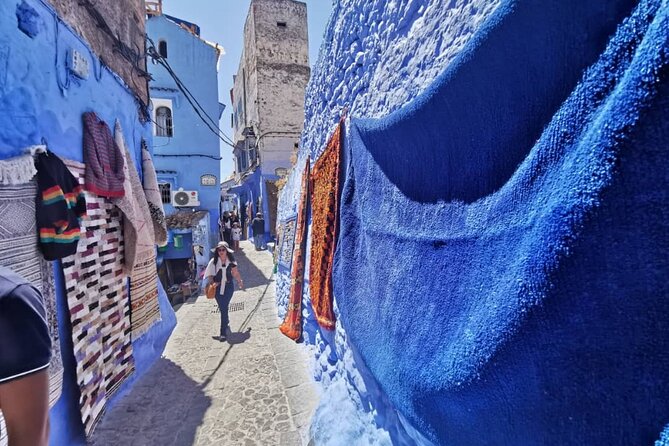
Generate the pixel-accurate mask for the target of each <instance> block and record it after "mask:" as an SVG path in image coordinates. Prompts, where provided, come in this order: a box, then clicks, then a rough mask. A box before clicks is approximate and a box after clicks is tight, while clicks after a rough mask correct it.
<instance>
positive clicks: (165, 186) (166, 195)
mask: <svg viewBox="0 0 669 446" xmlns="http://www.w3.org/2000/svg"><path fill="white" fill-rule="evenodd" d="M158 190H160V198H161V199H162V201H163V204H170V203H172V185H171V184H170V183H158Z"/></svg>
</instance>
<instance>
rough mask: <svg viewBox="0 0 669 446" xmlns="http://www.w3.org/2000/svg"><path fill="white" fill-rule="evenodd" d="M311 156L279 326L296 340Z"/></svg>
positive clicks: (298, 335)
mask: <svg viewBox="0 0 669 446" xmlns="http://www.w3.org/2000/svg"><path fill="white" fill-rule="evenodd" d="M309 167H310V162H309V157H307V160H306V163H305V166H304V172H303V173H302V196H301V197H300V206H299V209H298V212H297V226H296V230H295V248H294V252H293V259H294V262H293V263H292V265H291V271H290V295H289V296H288V309H287V311H286V317H285V318H284V320H283V323H282V324H281V326H280V327H279V330H281V333H283V334H285V335H286V336H288V337H289V338H290V339H292V340H294V341H299V340H300V338H301V337H302V291H303V288H304V265H305V255H306V252H305V251H306V244H307V208H308V204H309Z"/></svg>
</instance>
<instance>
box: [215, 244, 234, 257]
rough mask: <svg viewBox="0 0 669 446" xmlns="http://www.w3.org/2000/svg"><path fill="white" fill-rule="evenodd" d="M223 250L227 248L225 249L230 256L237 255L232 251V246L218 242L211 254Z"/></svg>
mask: <svg viewBox="0 0 669 446" xmlns="http://www.w3.org/2000/svg"><path fill="white" fill-rule="evenodd" d="M221 248H225V249H226V250H227V251H228V253H230V254H234V253H235V252H234V251H233V250H232V249H230V245H228V243H227V242H218V245H216V247H215V248H213V249H212V250H211V252H216V251H218V250H219V249H221Z"/></svg>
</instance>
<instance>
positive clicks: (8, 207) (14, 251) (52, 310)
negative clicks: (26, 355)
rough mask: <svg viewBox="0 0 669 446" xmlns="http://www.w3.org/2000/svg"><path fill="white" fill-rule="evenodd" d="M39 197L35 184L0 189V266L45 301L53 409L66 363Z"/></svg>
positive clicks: (1, 435) (2, 434)
mask: <svg viewBox="0 0 669 446" xmlns="http://www.w3.org/2000/svg"><path fill="white" fill-rule="evenodd" d="M36 195H37V184H36V182H35V181H34V180H33V181H30V182H29V183H25V184H19V185H14V186H8V185H0V265H2V266H5V267H7V268H10V269H11V270H12V271H14V272H15V273H17V274H19V275H21V276H23V277H25V278H26V280H28V281H29V282H30V283H32V284H33V285H34V286H35V287H36V288H37V289H38V290H40V292H41V293H42V296H43V298H44V305H45V307H46V314H47V319H48V322H49V332H50V334H51V343H52V355H51V364H50V365H49V369H48V370H49V405H50V406H51V407H53V406H54V405H55V404H56V402H57V401H58V398H60V394H61V390H62V387H63V361H62V358H61V355H60V338H59V335H58V317H57V314H56V290H55V286H54V282H53V268H52V266H51V263H50V262H47V261H46V260H44V258H43V257H42V254H41V253H40V250H39V245H38V242H37V229H36V227H35V225H36V223H35V196H36ZM0 418H2V415H0ZM5 432H6V431H5V429H0V445H3V444H6V436H5ZM3 441H4V443H3Z"/></svg>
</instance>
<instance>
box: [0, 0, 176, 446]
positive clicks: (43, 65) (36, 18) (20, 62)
mask: <svg viewBox="0 0 669 446" xmlns="http://www.w3.org/2000/svg"><path fill="white" fill-rule="evenodd" d="M122 3H123V4H124V6H125V8H124V7H121V8H118V11H116V13H117V14H118V15H116V16H114V15H113V14H112V12H111V11H109V10H107V6H108V5H97V7H98V8H100V9H99V12H100V13H101V15H102V16H103V17H105V19H106V21H107V23H108V24H109V26H111V27H112V29H116V27H117V26H119V25H120V24H122V23H123V24H125V23H127V22H129V21H131V20H132V19H131V15H133V14H135V15H136V17H140V18H143V16H144V11H143V5H142V4H138V2H134V1H133V2H130V1H125V0H123V1H122ZM135 25H136V28H133V29H134V30H135V31H136V33H135V34H133V37H134V40H133V41H130V40H128V39H127V35H125V36H124V37H125V40H124V41H122V42H121V41H117V42H116V43H117V44H123V45H127V46H128V47H135V45H134V44H133V43H137V46H139V44H141V43H143V41H144V29H143V28H144V20H143V19H139V20H138V21H137V23H136V24H135ZM126 26H127V25H126ZM75 27H76V29H77V30H78V31H75V30H74V28H75ZM82 34H83V35H82ZM113 39H114V38H112V37H110V36H108V35H103V32H102V31H101V30H100V28H98V27H96V25H95V19H94V17H93V16H92V15H91V14H90V11H88V10H86V9H84V7H83V6H81V4H80V3H79V2H77V1H74V0H73V1H70V2H66V1H53V2H47V1H46V0H5V1H2V2H0V109H1V110H2V113H0V161H3V160H7V159H9V158H12V157H15V156H17V155H19V154H21V153H23V152H24V150H25V148H26V147H27V146H30V145H34V144H40V142H46V144H47V145H48V148H49V150H51V151H52V152H53V153H54V154H56V155H57V156H59V157H60V158H63V159H69V160H73V161H78V162H82V161H83V150H82V141H83V124H82V114H83V113H85V112H88V111H95V112H96V114H97V115H98V116H99V117H100V119H102V120H103V121H105V122H106V123H107V124H108V125H109V126H110V127H111V128H113V126H114V121H115V120H117V119H118V120H119V121H120V123H121V125H122V127H123V131H124V136H125V141H126V144H127V146H128V150H129V152H130V154H131V156H132V157H133V158H134V163H135V166H137V167H138V168H139V167H140V166H141V165H142V164H141V151H140V147H141V140H142V139H145V140H146V141H148V142H149V144H150V143H151V139H152V134H151V127H150V124H149V123H147V121H145V120H144V119H143V115H144V113H145V111H146V107H145V106H144V105H143V104H142V103H147V102H148V98H147V96H146V91H147V89H146V82H145V81H144V82H142V78H141V76H138V75H137V73H139V72H140V71H139V70H142V69H143V68H145V66H144V54H143V53H142V54H135V56H137V58H136V60H135V64H136V66H134V67H132V66H130V65H129V63H128V61H127V60H125V59H121V58H120V56H119V54H118V53H115V52H114V51H112V43H113V42H114V40H113ZM119 42H120V43H119ZM74 54H77V55H78V56H79V57H80V59H79V61H80V62H83V64H84V65H85V66H86V67H87V68H88V70H85V69H82V70H81V71H80V74H81V76H77V75H75V74H74V70H72V69H70V68H71V67H72V65H71V61H72V56H73V55H74ZM99 56H103V58H104V59H105V64H103V63H102V62H101V60H100V57H99ZM106 64H108V65H109V67H112V68H109V67H108V66H107V65H106ZM86 71H87V73H86ZM129 85H133V87H130V86H129ZM150 145H151V144H150ZM140 174H142V172H140ZM0 204H1V203H0ZM4 235H5V234H2V235H0V238H2V237H4ZM52 263H53V266H54V269H55V288H56V305H57V318H58V331H59V337H60V351H61V355H62V360H63V366H64V379H63V391H62V396H61V397H60V399H59V400H58V402H57V404H56V405H55V406H54V407H53V408H52V409H51V412H50V425H51V435H50V444H51V445H52V446H62V445H68V446H77V445H85V444H86V438H85V434H84V428H83V425H82V421H81V414H80V412H79V387H78V386H77V381H76V364H75V358H74V354H73V345H72V336H71V329H70V312H69V309H68V305H67V296H66V293H65V288H64V284H63V275H62V270H61V268H60V262H52ZM7 266H9V267H10V268H11V266H12V265H11V263H10V264H9V265H7ZM159 298H160V306H161V317H162V322H160V323H158V324H156V325H154V326H153V328H152V329H151V330H150V331H149V332H148V333H146V334H144V335H143V336H142V337H140V338H138V339H133V342H132V344H133V353H134V358H135V373H134V374H133V375H132V377H131V378H129V379H128V380H126V381H125V382H124V383H123V385H122V386H121V388H120V389H119V390H118V391H117V392H116V394H115V395H114V397H113V398H112V399H111V400H110V402H109V403H108V404H107V409H109V408H111V407H113V406H114V404H115V403H116V402H117V401H118V400H119V398H120V397H122V396H123V395H124V394H126V393H127V392H128V391H129V389H130V387H131V386H132V384H133V383H134V382H136V380H137V379H138V378H140V377H141V376H142V375H143V374H144V373H145V372H146V371H147V370H148V369H149V367H150V366H151V365H152V364H153V362H154V361H155V360H156V359H158V358H159V357H160V355H161V353H162V350H163V348H164V345H165V342H166V341H167V338H168V337H169V334H170V332H171V330H172V328H173V327H174V325H175V323H176V318H175V315H174V312H173V310H172V308H171V307H170V306H169V304H168V303H167V299H166V295H165V293H164V291H163V290H162V288H160V286H159Z"/></svg>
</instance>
